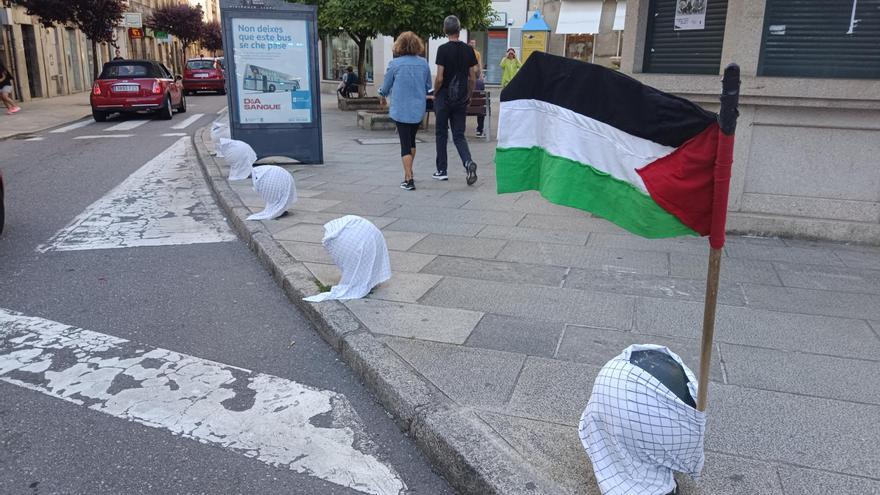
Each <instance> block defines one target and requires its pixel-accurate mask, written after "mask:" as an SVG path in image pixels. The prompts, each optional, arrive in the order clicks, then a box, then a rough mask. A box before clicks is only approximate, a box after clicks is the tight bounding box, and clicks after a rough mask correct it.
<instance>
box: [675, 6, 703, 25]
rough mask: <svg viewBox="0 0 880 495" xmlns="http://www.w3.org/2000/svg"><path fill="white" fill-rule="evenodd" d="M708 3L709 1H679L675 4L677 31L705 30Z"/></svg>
mask: <svg viewBox="0 0 880 495" xmlns="http://www.w3.org/2000/svg"><path fill="white" fill-rule="evenodd" d="M707 3H708V0H678V2H676V4H675V30H676V31H686V30H692V29H705V28H706V4H707Z"/></svg>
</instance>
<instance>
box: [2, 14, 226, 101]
mask: <svg viewBox="0 0 880 495" xmlns="http://www.w3.org/2000/svg"><path fill="white" fill-rule="evenodd" d="M180 1H181V0H129V1H128V5H127V7H126V12H134V13H140V14H141V18H142V20H143V22H146V19H147V18H148V17H149V16H150V14H152V12H153V9H155V8H158V7H162V6H166V5H173V4H177V3H180ZM199 3H200V4H201V5H202V9H203V11H204V12H205V19H206V20H212V19H214V18H216V19H218V20H219V6H218V2H217V0H199ZM132 34H134V35H135V36H132ZM137 34H138V33H137V32H135V33H132V31H130V30H129V29H128V28H127V27H126V26H124V25H123V24H122V23H120V25H119V26H117V27H116V28H115V29H114V40H113V43H112V44H111V43H100V44H98V45H97V52H98V67H99V69H100V66H101V65H102V64H103V63H104V62H107V61H109V60H111V59H112V58H113V56H114V53H115V49H116V47H118V48H119V49H120V51H121V55H122V56H123V57H125V58H147V59H154V60H159V61H161V62H162V63H164V64H165V65H166V66H168V67H169V68H171V69H172V70H173V71H174V72H175V73H180V72H181V71H182V67H183V62H184V61H183V60H182V58H183V55H182V53H181V48H180V42H179V41H177V40H176V39H174V37H173V36H167V37H159V36H157V34H156V33H154V32H153V31H152V30H151V29H149V28H146V27H144V28H142V29H141V30H140V34H141V36H140V37H138V36H137ZM114 44H115V45H116V46H115V47H114V46H113V45H114ZM92 50H93V47H92V42H91V41H89V40H88V38H86V36H85V35H84V34H83V33H82V32H81V31H79V30H78V29H74V28H72V27H71V26H60V25H56V26H52V27H45V26H43V25H42V24H40V22H39V20H38V19H37V18H35V17H32V16H29V15H27V12H26V11H25V9H24V8H23V7H20V6H12V7H5V8H0V63H2V64H3V65H4V66H6V67H8V68H10V70H11V71H12V73H13V75H14V76H15V88H14V91H15V98H16V99H18V100H20V101H29V100H32V99H35V98H52V97H56V96H64V95H69V94H75V93H82V92H86V91H89V90H90V89H91V86H92V82H93V81H94V79H95V77H96V75H95V74H92ZM197 53H198V48H197V47H192V48H191V49H190V53H188V54H187V56H193V55H194V54H197Z"/></svg>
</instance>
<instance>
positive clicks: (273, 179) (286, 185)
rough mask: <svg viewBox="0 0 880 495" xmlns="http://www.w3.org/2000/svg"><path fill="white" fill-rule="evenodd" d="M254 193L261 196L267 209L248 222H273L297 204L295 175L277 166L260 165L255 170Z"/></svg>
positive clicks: (251, 217) (253, 216)
mask: <svg viewBox="0 0 880 495" xmlns="http://www.w3.org/2000/svg"><path fill="white" fill-rule="evenodd" d="M253 174H254V191H257V193H259V194H260V197H261V198H263V201H265V202H266V207H265V208H264V209H263V211H261V212H259V213H254V214H253V215H251V216H249V217H247V219H248V220H271V219H273V218H278V217H279V216H281V215H282V214H283V213H284V212H285V211H287V207H288V206H290V205H291V204H293V203H295V202H296V199H297V198H296V184H295V183H294V181H293V175H291V174H290V172H288V171H287V170H284V169H283V168H281V167H279V166H277V165H260V166H258V167H255V168H254V169H253Z"/></svg>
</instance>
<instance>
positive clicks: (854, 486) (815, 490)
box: [779, 465, 880, 495]
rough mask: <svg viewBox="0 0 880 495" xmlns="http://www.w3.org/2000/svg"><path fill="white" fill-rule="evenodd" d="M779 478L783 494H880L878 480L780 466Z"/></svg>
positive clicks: (879, 481) (879, 482)
mask: <svg viewBox="0 0 880 495" xmlns="http://www.w3.org/2000/svg"><path fill="white" fill-rule="evenodd" d="M779 479H780V481H781V483H782V485H783V486H784V487H785V489H784V491H783V493H784V494H785V495H850V494H864V495H880V480H877V479H867V478H858V477H855V476H845V475H841V474H835V473H829V472H827V471H818V470H815V469H803V468H799V467H796V466H786V465H783V466H780V467H779Z"/></svg>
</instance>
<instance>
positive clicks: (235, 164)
mask: <svg viewBox="0 0 880 495" xmlns="http://www.w3.org/2000/svg"><path fill="white" fill-rule="evenodd" d="M217 151H219V152H220V153H222V154H223V157H224V158H225V159H226V162H227V163H228V164H229V180H244V179H247V178H248V176H249V175H251V172H252V171H253V170H252V168H253V165H254V162H255V161H257V154H256V153H255V152H254V149H253V148H251V145H249V144H247V143H245V142H244V141H239V140H237V139H226V138H220V145H219V146H218V147H217Z"/></svg>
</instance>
